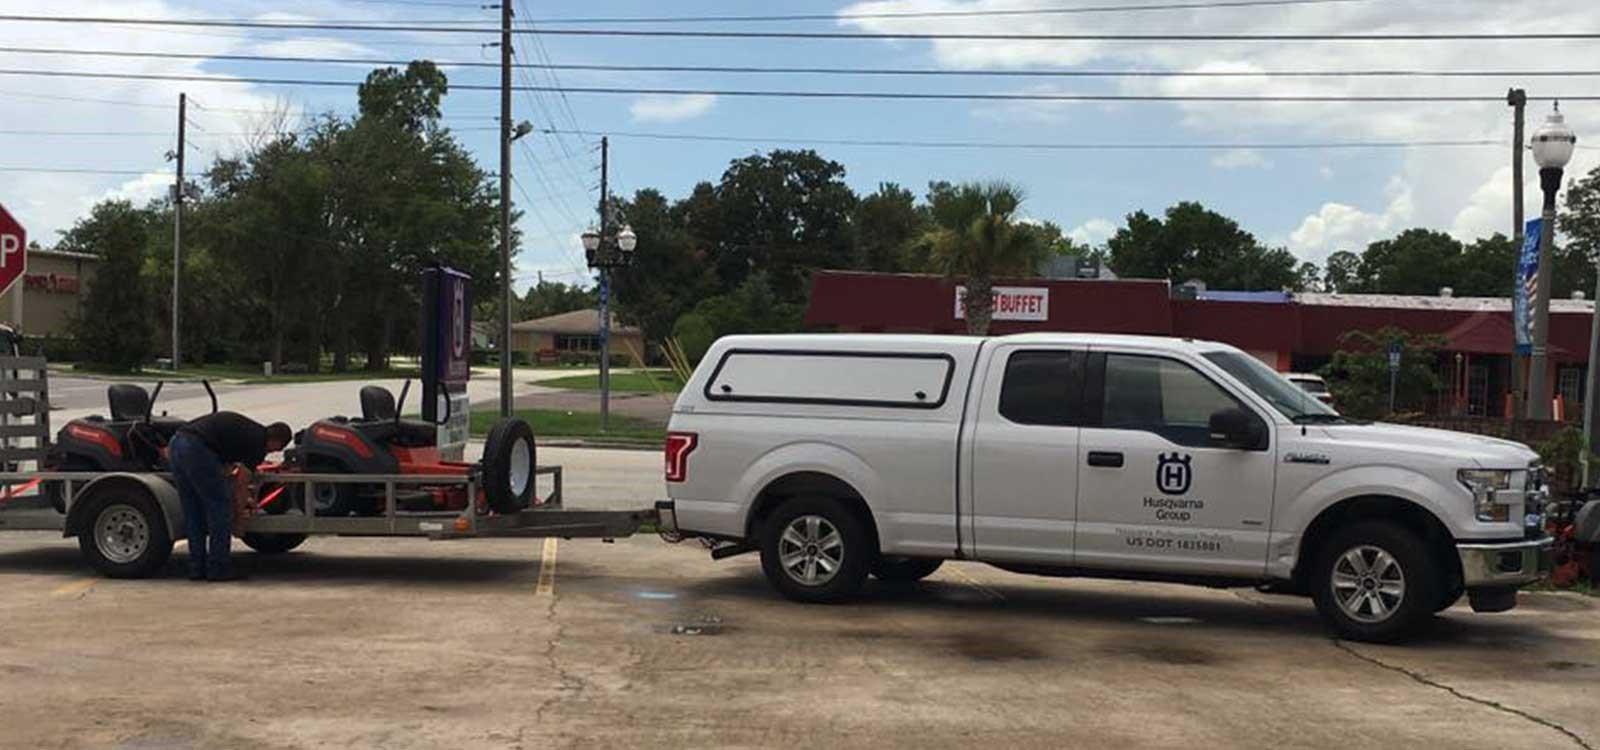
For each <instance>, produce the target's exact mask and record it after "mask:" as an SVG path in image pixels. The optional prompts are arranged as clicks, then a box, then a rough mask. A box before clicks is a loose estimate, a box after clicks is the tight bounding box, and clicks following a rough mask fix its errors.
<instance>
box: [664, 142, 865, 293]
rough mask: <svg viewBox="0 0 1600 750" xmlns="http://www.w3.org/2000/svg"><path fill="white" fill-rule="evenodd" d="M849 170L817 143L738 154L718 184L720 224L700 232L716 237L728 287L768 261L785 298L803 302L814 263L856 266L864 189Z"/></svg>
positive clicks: (716, 259)
mask: <svg viewBox="0 0 1600 750" xmlns="http://www.w3.org/2000/svg"><path fill="white" fill-rule="evenodd" d="M844 174H845V171H844V166H843V165H841V164H839V163H838V162H835V161H830V160H828V159H824V158H822V157H821V156H819V155H818V154H817V152H815V151H811V150H809V149H807V150H801V151H786V150H781V149H780V150H776V151H772V152H770V153H767V154H765V155H759V154H758V155H755V156H747V157H745V158H743V159H737V160H735V161H734V162H733V164H732V165H730V166H729V167H728V170H727V171H726V172H723V174H722V180H721V182H719V183H718V184H717V186H716V189H715V199H716V201H715V205H716V213H717V224H718V227H717V229H718V231H717V232H715V233H699V232H697V233H696V234H695V236H697V237H699V238H701V239H702V240H705V241H709V242H711V243H712V257H711V261H712V265H713V266H714V268H715V269H716V273H717V276H718V278H719V282H720V286H721V288H723V289H731V288H733V287H736V286H738V285H739V284H740V283H741V282H742V281H744V279H745V277H747V276H749V275H750V274H751V273H752V272H753V271H754V270H756V269H760V270H764V271H766V273H767V275H768V277H769V280H770V283H771V285H772V290H773V292H774V293H775V294H776V295H777V297H778V299H780V300H782V301H784V302H800V301H801V300H803V299H804V298H805V289H806V284H807V282H808V280H809V278H810V272H811V270H812V269H817V268H850V267H851V266H852V265H853V263H854V261H855V248H854V245H853V233H852V230H851V226H850V217H851V214H852V213H853V212H854V210H855V206H856V195H855V193H854V192H852V191H851V190H850V187H849V186H848V185H846V184H845V182H844Z"/></svg>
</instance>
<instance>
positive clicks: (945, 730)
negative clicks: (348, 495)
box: [0, 449, 1600, 750]
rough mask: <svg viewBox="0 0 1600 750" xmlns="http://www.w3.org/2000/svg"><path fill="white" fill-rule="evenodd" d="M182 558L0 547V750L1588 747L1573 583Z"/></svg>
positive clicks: (317, 551)
mask: <svg viewBox="0 0 1600 750" xmlns="http://www.w3.org/2000/svg"><path fill="white" fill-rule="evenodd" d="M542 459H543V460H547V461H560V462H562V463H564V464H566V465H567V466H568V471H569V472H570V474H571V478H570V479H569V484H568V491H569V498H570V501H571V502H572V503H573V504H575V505H580V506H588V507H596V506H599V505H602V504H604V505H609V506H612V507H618V506H620V507H627V505H628V504H629V503H633V502H636V501H638V502H643V501H645V500H648V499H650V498H651V497H653V496H654V495H656V494H659V492H660V480H659V479H658V476H659V474H658V472H659V466H658V464H659V457H658V456H657V455H656V454H654V453H642V452H625V451H579V450H570V449H567V450H558V449H551V450H547V451H543V452H542ZM178 552H179V553H180V554H179V557H181V552H182V548H181V547H180V548H179V550H178ZM179 557H175V558H174V560H173V562H172V563H171V564H170V565H169V572H170V575H169V576H168V577H167V578H164V579H160V580H148V581H110V580H104V579H97V578H94V577H92V576H91V575H89V574H88V573H87V571H86V568H85V567H84V565H83V563H82V562H81V561H80V560H79V557H78V553H77V549H76V545H75V544H74V543H72V542H70V541H63V540H60V539H56V538H52V537H51V536H49V535H45V534H19V533H8V534H3V535H0V717H5V718H4V719H3V727H4V728H3V731H0V747H6V748H12V747H15V748H78V747H93V748H140V749H148V748H224V747H225V748H347V747H382V748H528V749H530V750H531V749H533V748H553V747H621V748H631V747H639V748H645V747H649V748H657V747H751V748H755V747H792V746H814V747H874V748H882V747H906V748H927V747H955V746H962V747H972V746H975V745H980V744H981V745H989V746H1004V747H1041V748H1042V747H1050V748H1059V747H1094V748H1100V747H1132V748H1194V747H1262V748H1267V747H1271V748H1300V747H1306V748H1311V747H1316V748H1362V747H1372V748H1395V747H1439V746H1445V745H1448V746H1451V747H1460V748H1508V747H1516V748H1523V747H1526V748H1593V747H1596V746H1600V608H1597V606H1596V600H1594V599H1590V598H1585V597H1580V596H1577V595H1570V594H1544V593H1540V594H1525V595H1524V596H1523V599H1522V602H1521V606H1520V607H1519V608H1518V609H1517V610H1516V611H1514V612H1512V613H1508V614H1504V615H1482V616H1480V615H1473V614H1471V613H1470V612H1468V611H1466V610H1465V609H1464V608H1458V609H1456V610H1451V611H1449V612H1447V613H1445V615H1444V616H1443V617H1442V618H1440V620H1439V622H1438V624H1437V627H1436V628H1435V632H1434V634H1433V637H1432V638H1431V639H1430V640H1428V641H1425V642H1422V643H1419V644H1415V645H1411V646H1406V647H1377V646H1368V645H1360V644H1349V643H1342V642H1336V641H1332V640H1330V639H1328V638H1327V637H1326V635H1325V634H1324V632H1323V630H1322V628H1321V626H1320V624H1319V622H1318V620H1317V618H1316V616H1315V613H1314V612H1313V611H1312V609H1311V607H1310V605H1309V604H1308V603H1306V602H1303V601H1301V600H1298V599H1292V598H1285V597H1278V596H1270V595H1264V594H1258V593H1256V592H1254V591H1247V590H1246V591H1214V590H1205V589H1196V588H1186V587H1180V586H1169V585H1160V584H1136V583H1117V582H1098V581H1083V580H1048V579H1039V578H1029V577H1023V576H1016V575H1011V574H1007V573H1002V572H1000V571H997V570H994V569H991V568H988V567H985V566H981V565H975V564H952V565H947V566H946V567H945V568H944V569H942V570H941V571H939V572H938V573H937V574H935V576H934V577H933V578H931V579H930V580H928V581H926V582H924V583H923V584H920V585H917V586H913V587H900V588H895V587H885V586H874V587H873V588H871V590H870V591H869V595H868V596H867V598H866V599H865V600H864V601H862V602H860V603H858V604H853V605H848V606H833V607H823V606H802V605H798V604H793V603H789V602H787V601H784V600H781V599H779V598H777V597H776V596H775V595H774V594H773V593H772V592H771V591H770V590H769V589H768V587H767V585H766V583H765V581H764V580H763V579H762V578H761V575H760V569H759V566H758V564H757V562H756V560H755V559H754V557H753V556H746V557H740V558H735V559H733V560H728V561H723V562H712V561H711V560H710V559H709V558H708V556H707V555H706V554H705V553H704V551H703V550H702V549H700V548H699V547H698V545H694V544H692V543H689V544H682V545H677V546H671V545H667V544H664V543H662V542H661V541H659V540H657V539H655V538H654V537H639V538H634V539H629V540H621V541H619V542H617V543H616V544H605V543H602V542H599V541H570V542H568V541H563V542H544V541H541V540H504V539H503V540H474V541H462V542H427V541H422V540H395V539H338V538H320V539H313V540H311V541H310V542H308V543H307V544H306V546H305V547H303V548H301V550H299V551H297V552H294V553H291V554H289V555H286V556H282V557H277V558H266V557H259V556H256V555H254V554H252V553H249V552H243V553H241V554H239V557H238V559H239V564H240V566H241V567H242V568H244V569H245V570H247V571H249V572H250V573H251V574H252V577H251V579H250V580H248V581H245V582H242V583H236V584H196V583H190V582H188V581H187V580H185V579H184V578H183V577H182V576H181V570H182V568H181V561H180V560H179Z"/></svg>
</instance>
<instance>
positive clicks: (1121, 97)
mask: <svg viewBox="0 0 1600 750" xmlns="http://www.w3.org/2000/svg"><path fill="white" fill-rule="evenodd" d="M7 75H9V76H41V77H47V78H101V79H111V80H129V81H181V82H187V83H232V84H261V85H270V86H339V87H351V86H360V85H361V83H360V82H359V81H328V80H321V79H305V78H257V77H236V76H198V75H172V74H160V73H101V72H95V71H76V70H72V71H68V70H27V69H18V68H0V76H7ZM450 88H451V89H452V90H456V91H499V90H500V87H499V86H493V85H488V84H470V83H469V84H451V86H450ZM511 88H512V90H513V91H548V92H554V91H557V90H558V89H557V88H556V87H553V86H512V87H511ZM559 90H561V91H565V92H567V93H569V94H622V95H641V94H644V95H656V96H726V97H747V98H757V97H759V98H779V99H885V100H905V101H1024V102H1025V101H1037V102H1280V103H1291V102H1300V103H1318V102H1324V103H1326V102H1502V101H1504V100H1505V99H1504V97H1502V96H1482V95H1449V94H1261V95H1249V94H1053V93H1035V92H1002V93H995V92H921V91H817V90H782V89H711V88H678V89H669V88H645V87H622V86H576V87H574V86H569V87H564V88H561V89H559ZM1552 99H1557V100H1563V101H1600V95H1596V94H1559V95H1553V96H1537V97H1535V96H1530V97H1528V100H1529V101H1548V100H1552Z"/></svg>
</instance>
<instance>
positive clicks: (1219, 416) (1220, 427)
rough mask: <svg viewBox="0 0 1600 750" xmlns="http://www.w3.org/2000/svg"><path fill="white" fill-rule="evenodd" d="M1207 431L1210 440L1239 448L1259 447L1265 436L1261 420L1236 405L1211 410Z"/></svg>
mask: <svg viewBox="0 0 1600 750" xmlns="http://www.w3.org/2000/svg"><path fill="white" fill-rule="evenodd" d="M1209 431H1210V433H1211V440H1212V442H1214V443H1216V444H1218V445H1221V446H1223V447H1227V448H1238V449H1241V450H1254V449H1257V448H1260V447H1261V443H1262V441H1263V438H1265V437H1266V434H1265V431H1264V430H1263V429H1262V426H1261V421H1260V420H1258V419H1256V418H1255V417H1252V416H1251V415H1250V414H1249V413H1248V412H1246V411H1245V410H1243V409H1240V408H1238V407H1236V406H1230V407H1227V408H1224V409H1218V410H1216V411H1215V412H1212V414H1211V421H1210V430H1209Z"/></svg>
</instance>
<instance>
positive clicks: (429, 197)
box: [56, 62, 499, 372]
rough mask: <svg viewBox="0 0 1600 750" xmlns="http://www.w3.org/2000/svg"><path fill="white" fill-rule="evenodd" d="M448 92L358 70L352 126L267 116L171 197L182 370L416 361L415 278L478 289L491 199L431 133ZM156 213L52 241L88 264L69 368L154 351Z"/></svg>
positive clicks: (122, 214)
mask: <svg viewBox="0 0 1600 750" xmlns="http://www.w3.org/2000/svg"><path fill="white" fill-rule="evenodd" d="M448 88H449V85H448V81H447V79H446V77H445V75H444V73H442V72H440V71H439V69H438V68H437V67H435V66H434V65H433V64H432V63H429V62H414V63H412V64H410V65H409V66H407V67H406V68H405V69H404V70H399V69H396V68H382V69H378V70H375V71H373V72H372V73H371V74H370V75H368V76H367V78H366V80H365V82H364V83H363V84H362V85H361V86H360V88H359V90H358V108H357V113H356V114H355V115H353V116H349V117H341V116H337V115H332V114H328V115H323V116H320V117H317V118H315V119H314V120H313V121H312V122H311V123H310V124H309V125H307V126H305V127H303V128H300V129H297V130H290V129H288V128H286V127H285V121H286V117H284V116H283V115H281V114H280V115H278V116H275V117H271V118H269V121H267V122H265V123H262V124H261V127H259V128H258V135H256V136H255V137H254V138H253V140H252V142H251V143H250V144H249V145H248V147H247V148H246V149H244V152H243V153H242V154H240V155H238V156H231V157H225V158H219V159H217V160H216V161H214V162H213V163H212V164H210V165H209V166H208V167H206V168H205V169H204V171H203V172H202V173H201V174H200V175H199V176H198V177H197V178H196V179H194V180H193V181H190V182H188V183H187V184H185V185H184V192H185V200H184V209H183V224H182V236H183V254H182V264H183V276H182V279H181V282H182V286H181V292H182V294H181V305H182V307H181V313H180V314H181V323H182V325H181V335H182V341H181V344H182V347H181V348H182V351H183V353H184V355H185V360H186V361H187V362H191V363H192V362H251V363H255V362H262V361H267V362H271V363H273V365H274V366H275V370H277V371H281V370H283V369H284V367H285V365H288V366H290V367H291V368H300V369H305V370H308V371H312V372H315V371H318V370H321V369H323V368H324V367H325V366H327V367H331V368H332V369H334V370H346V369H350V368H352V367H357V366H359V367H365V368H367V369H370V370H382V369H385V368H386V367H387V366H388V363H389V358H390V356H391V355H392V354H394V353H396V352H414V351H415V350H416V348H417V338H418V337H417V334H416V331H417V318H418V315H419V309H420V297H419V294H420V290H419V288H418V286H419V274H420V271H421V270H422V269H423V268H425V267H427V266H429V265H431V264H435V263H442V264H446V265H450V266H453V267H456V268H459V269H462V270H464V271H466V272H468V273H470V274H472V275H473V277H474V278H476V279H480V280H483V282H487V283H483V288H487V289H492V288H494V285H495V284H496V283H497V282H496V280H495V276H494V269H495V263H494V259H495V249H496V243H497V241H498V236H497V235H498V231H497V225H498V215H499V214H498V205H499V196H498V191H497V190H496V188H495V186H494V184H493V180H491V179H490V178H489V175H488V174H487V173H486V172H484V170H482V169H481V168H479V167H478V165H477V164H476V163H475V162H474V161H473V159H472V157H471V155H470V154H469V153H468V152H467V151H466V149H465V148H463V147H462V146H461V144H460V143H459V142H458V141H457V140H456V139H455V138H454V136H452V135H451V134H450V132H449V130H448V129H446V128H445V127H443V126H442V125H441V123H440V111H439V105H440V101H441V100H442V98H443V97H444V96H445V95H446V93H447V92H448ZM173 208H174V206H173V199H172V197H170V196H169V197H167V198H163V199H159V200H156V201H152V202H151V203H149V204H148V205H145V206H142V207H138V206H134V205H132V204H131V203H129V202H127V201H115V200H113V201H105V202H102V203H100V204H99V205H97V206H95V207H94V208H93V210H92V211H91V212H90V214H89V215H88V216H87V217H85V218H84V219H82V220H80V221H79V222H78V223H77V224H76V225H74V226H73V227H72V228H71V229H69V230H67V231H65V232H63V233H62V236H61V238H60V241H59V242H58V243H57V245H56V247H57V248H58V249H61V250H71V251H76V252H84V253H91V254H95V255H98V256H100V258H101V262H100V264H99V268H98V271H97V279H96V282H95V283H94V284H92V285H90V287H89V290H88V292H87V293H86V297H85V299H84V303H83V308H82V314H81V315H80V316H79V317H78V318H77V319H76V320H75V321H74V323H73V328H74V334H75V338H76V339H77V343H78V344H79V346H78V347H77V349H78V350H79V354H80V355H81V356H82V357H84V358H85V359H87V360H89V361H91V362H93V363H95V364H99V365H102V366H105V367H109V368H113V369H118V370H128V369H132V368H135V367H138V366H139V365H140V364H142V363H145V362H147V361H149V360H150V359H151V358H152V357H153V356H155V355H156V354H157V353H160V352H166V351H168V350H169V347H168V344H167V337H166V336H165V333H166V332H167V331H168V330H170V329H169V326H170V325H171V301H170V300H171V297H170V290H171V288H172V272H173V267H172V246H173V237H172V232H173Z"/></svg>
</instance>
